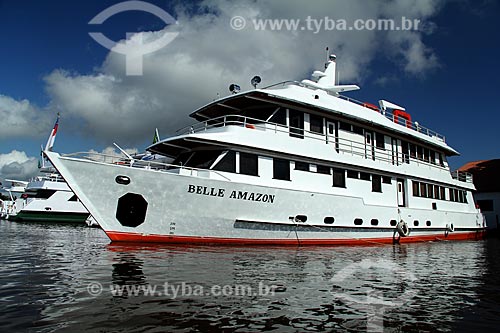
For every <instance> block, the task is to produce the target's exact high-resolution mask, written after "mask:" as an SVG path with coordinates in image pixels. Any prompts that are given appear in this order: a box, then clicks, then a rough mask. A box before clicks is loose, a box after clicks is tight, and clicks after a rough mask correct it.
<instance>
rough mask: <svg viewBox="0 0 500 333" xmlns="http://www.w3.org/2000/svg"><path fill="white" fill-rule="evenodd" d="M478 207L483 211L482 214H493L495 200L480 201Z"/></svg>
mask: <svg viewBox="0 0 500 333" xmlns="http://www.w3.org/2000/svg"><path fill="white" fill-rule="evenodd" d="M477 205H478V206H479V209H481V212H492V211H494V209H493V200H478V201H477Z"/></svg>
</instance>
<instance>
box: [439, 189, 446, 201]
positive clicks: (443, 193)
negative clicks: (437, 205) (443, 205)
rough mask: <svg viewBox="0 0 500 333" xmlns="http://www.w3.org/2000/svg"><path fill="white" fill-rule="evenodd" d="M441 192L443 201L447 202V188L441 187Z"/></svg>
mask: <svg viewBox="0 0 500 333" xmlns="http://www.w3.org/2000/svg"><path fill="white" fill-rule="evenodd" d="M439 192H441V200H446V188H445V187H444V186H440V187H439Z"/></svg>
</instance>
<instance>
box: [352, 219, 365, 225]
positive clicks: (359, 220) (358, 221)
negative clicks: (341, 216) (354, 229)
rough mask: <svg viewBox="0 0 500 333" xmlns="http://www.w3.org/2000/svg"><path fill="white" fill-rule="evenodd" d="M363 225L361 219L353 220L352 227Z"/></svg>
mask: <svg viewBox="0 0 500 333" xmlns="http://www.w3.org/2000/svg"><path fill="white" fill-rule="evenodd" d="M362 224H363V219H360V218H357V219H354V225H362Z"/></svg>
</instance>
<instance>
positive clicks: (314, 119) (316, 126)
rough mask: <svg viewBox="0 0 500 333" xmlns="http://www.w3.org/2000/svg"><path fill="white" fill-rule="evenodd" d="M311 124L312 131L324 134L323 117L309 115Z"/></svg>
mask: <svg viewBox="0 0 500 333" xmlns="http://www.w3.org/2000/svg"><path fill="white" fill-rule="evenodd" d="M309 125H310V129H311V132H313V133H319V134H323V117H320V116H316V115H313V114H311V115H309Z"/></svg>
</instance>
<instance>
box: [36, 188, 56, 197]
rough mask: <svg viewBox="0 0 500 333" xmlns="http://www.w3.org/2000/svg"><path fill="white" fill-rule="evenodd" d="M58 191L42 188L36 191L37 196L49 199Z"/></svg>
mask: <svg viewBox="0 0 500 333" xmlns="http://www.w3.org/2000/svg"><path fill="white" fill-rule="evenodd" d="M56 192H57V191H56V190H44V189H40V190H38V191H36V194H35V198H39V199H48V198H50V197H51V196H52V195H53V194H54V193H56Z"/></svg>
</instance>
